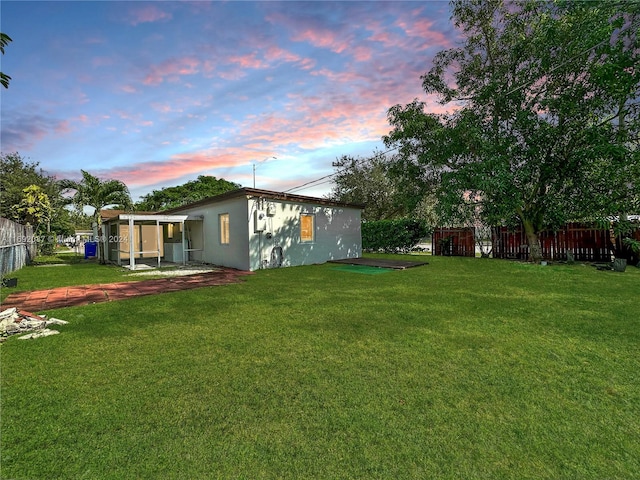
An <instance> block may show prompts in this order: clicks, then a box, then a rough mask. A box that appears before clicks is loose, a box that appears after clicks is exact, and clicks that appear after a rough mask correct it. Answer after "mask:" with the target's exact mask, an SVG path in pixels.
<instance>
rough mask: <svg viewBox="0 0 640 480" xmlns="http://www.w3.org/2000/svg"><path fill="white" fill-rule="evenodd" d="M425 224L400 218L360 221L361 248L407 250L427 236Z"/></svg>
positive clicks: (389, 250) (368, 249) (371, 250)
mask: <svg viewBox="0 0 640 480" xmlns="http://www.w3.org/2000/svg"><path fill="white" fill-rule="evenodd" d="M428 233H429V229H428V227H427V224H426V223H425V222H423V221H420V220H412V219H408V218H401V219H397V220H376V221H369V222H363V223H362V248H363V250H365V251H368V252H379V251H384V252H408V251H410V250H411V248H412V247H414V246H415V245H416V244H418V243H419V242H420V240H421V239H422V238H424V237H425V236H427V234H428Z"/></svg>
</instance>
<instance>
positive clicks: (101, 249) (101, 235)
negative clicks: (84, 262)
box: [96, 218, 107, 265]
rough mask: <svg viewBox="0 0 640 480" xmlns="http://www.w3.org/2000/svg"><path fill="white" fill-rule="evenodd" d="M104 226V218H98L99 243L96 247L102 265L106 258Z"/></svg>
mask: <svg viewBox="0 0 640 480" xmlns="http://www.w3.org/2000/svg"><path fill="white" fill-rule="evenodd" d="M103 230H104V227H103V225H102V219H101V218H98V244H97V245H96V247H97V248H98V261H99V262H100V265H104V264H105V263H107V262H105V260H104V241H103V240H104V233H103Z"/></svg>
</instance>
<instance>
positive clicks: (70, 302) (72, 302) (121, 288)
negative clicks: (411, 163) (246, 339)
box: [2, 268, 252, 313]
mask: <svg viewBox="0 0 640 480" xmlns="http://www.w3.org/2000/svg"><path fill="white" fill-rule="evenodd" d="M251 273H252V272H245V271H242V270H234V269H231V268H220V269H219V270H217V271H215V272H207V273H199V274H196V275H185V276H182V277H168V278H157V279H153V280H141V281H133V282H119V283H109V284H98V285H81V286H74V287H58V288H52V289H49V290H35V291H32V292H18V293H12V294H11V295H9V296H8V297H7V298H5V300H4V301H3V302H2V309H3V310H4V309H7V308H12V307H16V308H18V309H19V310H24V311H27V312H33V313H35V312H39V311H41V310H52V309H55V308H63V307H75V306H79V305H88V304H90V303H98V302H111V301H114V300H123V299H125V298H131V297H138V296H142V295H153V294H157V293H165V292H177V291H179V290H191V289H194V288H201V287H211V286H215V285H227V284H231V283H238V282H241V281H242V277H243V276H245V275H250V274H251Z"/></svg>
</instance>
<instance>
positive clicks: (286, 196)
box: [162, 187, 364, 214]
mask: <svg viewBox="0 0 640 480" xmlns="http://www.w3.org/2000/svg"><path fill="white" fill-rule="evenodd" d="M237 197H259V198H266V199H269V200H280V201H285V202H294V203H317V204H319V205H326V206H329V207H347V208H358V209H360V210H362V209H364V205H360V204H356V203H342V202H336V201H333V200H329V199H328V198H320V197H307V196H305V195H296V194H292V193H284V192H275V191H272V190H261V189H258V188H248V187H244V188H239V189H237V190H232V191H230V192H226V193H222V194H220V195H215V196H213V197H208V198H204V199H202V200H198V201H197V202H193V203H189V204H187V205H182V206H181V207H176V208H171V209H169V210H164V211H163V212H162V214H167V213H172V212H179V211H181V210H184V209H187V208H192V207H198V206H201V205H208V204H210V203H218V202H222V201H224V200H229V199H232V198H237Z"/></svg>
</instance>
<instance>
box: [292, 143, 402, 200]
mask: <svg viewBox="0 0 640 480" xmlns="http://www.w3.org/2000/svg"><path fill="white" fill-rule="evenodd" d="M398 148H400V147H393V148H390V149H389V150H386V151H384V152H380V153H376V154H375V155H372V156H368V157H363V158H359V159H355V160H354V161H353V162H352V164H351V165H353V164H354V163H355V164H357V163H363V162H368V161H370V160H371V159H373V158H375V157H377V156H382V155H386V154H387V153H390V152H393V151H394V150H398ZM333 165H334V166H337V165H336V164H333ZM349 168H350V166H349V167H345V168H343V169H342V170H338V171H337V172H333V173H330V174H329V175H324V176H323V177H319V178H316V179H315V180H311V181H310V182H307V183H303V184H302V185H298V186H295V187H291V188H290V189H288V190H285V191H284V193H291V192H292V191H293V190H306V189H307V188H311V187H316V186H318V185H322V184H324V183H328V182H329V181H330V180H331V179H332V178H333V177H335V176H336V175H338V174H340V173H343V172H346V171H347V170H348V169H349ZM318 182H320V183H318Z"/></svg>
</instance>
